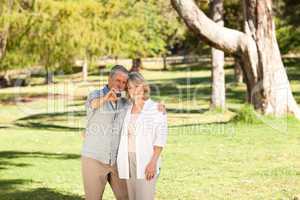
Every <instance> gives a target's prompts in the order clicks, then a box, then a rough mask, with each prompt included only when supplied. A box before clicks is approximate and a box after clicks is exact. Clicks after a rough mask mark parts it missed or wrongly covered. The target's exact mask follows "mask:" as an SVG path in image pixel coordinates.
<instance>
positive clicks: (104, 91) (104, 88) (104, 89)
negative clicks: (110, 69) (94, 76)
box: [102, 85, 109, 95]
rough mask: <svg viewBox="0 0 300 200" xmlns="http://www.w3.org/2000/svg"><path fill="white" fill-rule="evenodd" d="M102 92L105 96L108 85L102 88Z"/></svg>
mask: <svg viewBox="0 0 300 200" xmlns="http://www.w3.org/2000/svg"><path fill="white" fill-rule="evenodd" d="M102 91H103V93H104V95H106V94H107V93H108V92H109V87H108V85H105V86H104V87H103V89H102Z"/></svg>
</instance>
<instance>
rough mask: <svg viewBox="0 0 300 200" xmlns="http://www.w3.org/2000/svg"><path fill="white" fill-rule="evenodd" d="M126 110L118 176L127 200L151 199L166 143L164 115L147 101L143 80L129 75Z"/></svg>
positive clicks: (118, 162)
mask: <svg viewBox="0 0 300 200" xmlns="http://www.w3.org/2000/svg"><path fill="white" fill-rule="evenodd" d="M127 89H128V96H129V99H130V102H131V104H130V106H129V107H128V110H127V113H126V116H125V119H124V123H123V127H122V134H121V140H120V145H119V151H118V157H117V165H118V173H119V177H120V178H122V179H127V180H126V183H127V188H128V195H129V199H130V200H141V199H143V200H153V199H154V195H155V184H156V181H157V178H158V174H159V169H160V154H161V152H162V150H163V147H164V146H165V144H166V140H167V116H166V114H164V113H162V112H159V111H158V110H157V103H156V102H154V101H153V100H151V99H150V88H149V85H148V84H147V83H146V81H145V79H144V77H143V76H142V75H141V74H139V73H137V72H131V73H130V74H129V77H128V82H127Z"/></svg>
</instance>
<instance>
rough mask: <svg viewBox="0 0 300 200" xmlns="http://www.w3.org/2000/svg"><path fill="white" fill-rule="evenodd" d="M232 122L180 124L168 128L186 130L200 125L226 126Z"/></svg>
mask: <svg viewBox="0 0 300 200" xmlns="http://www.w3.org/2000/svg"><path fill="white" fill-rule="evenodd" d="M231 122H232V121H231V120H229V121H225V122H205V123H192V124H180V125H170V126H168V127H169V128H186V127H194V128H196V127H199V126H202V125H226V124H229V123H231Z"/></svg>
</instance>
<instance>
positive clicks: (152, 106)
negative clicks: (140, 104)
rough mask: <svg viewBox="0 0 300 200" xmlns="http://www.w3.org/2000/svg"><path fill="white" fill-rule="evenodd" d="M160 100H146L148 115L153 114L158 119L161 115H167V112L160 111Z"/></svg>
mask: <svg viewBox="0 0 300 200" xmlns="http://www.w3.org/2000/svg"><path fill="white" fill-rule="evenodd" d="M158 105H159V102H157V101H154V100H152V99H148V100H147V101H146V102H145V107H146V108H145V112H144V113H145V114H147V115H151V116H153V117H155V118H156V119H159V118H161V117H165V116H166V113H163V112H161V111H159V106H158Z"/></svg>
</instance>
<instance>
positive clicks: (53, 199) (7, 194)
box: [0, 188, 83, 200]
mask: <svg viewBox="0 0 300 200" xmlns="http://www.w3.org/2000/svg"><path fill="white" fill-rule="evenodd" d="M1 190H3V189H0V191H1ZM0 200H83V197H81V196H79V195H74V194H64V193H61V192H58V191H55V190H53V189H50V188H37V189H33V190H28V191H21V190H14V191H1V196H0Z"/></svg>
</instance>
